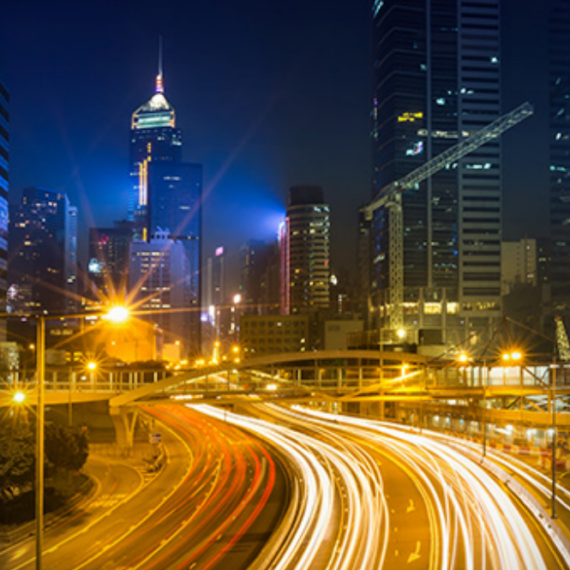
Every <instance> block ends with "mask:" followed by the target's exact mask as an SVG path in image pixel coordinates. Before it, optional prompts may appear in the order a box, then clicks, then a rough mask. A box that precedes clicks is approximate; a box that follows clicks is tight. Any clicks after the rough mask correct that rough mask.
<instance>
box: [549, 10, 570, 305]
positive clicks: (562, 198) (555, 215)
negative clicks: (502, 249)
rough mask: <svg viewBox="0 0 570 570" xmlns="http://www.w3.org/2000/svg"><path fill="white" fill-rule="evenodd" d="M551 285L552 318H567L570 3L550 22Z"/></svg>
mask: <svg viewBox="0 0 570 570" xmlns="http://www.w3.org/2000/svg"><path fill="white" fill-rule="evenodd" d="M548 38H549V45H548V48H549V64H550V65H549V82H550V85H549V87H550V89H549V91H550V92H549V95H550V101H549V122H550V124H549V128H550V132H549V135H550V137H549V143H550V149H549V150H550V228H551V229H550V238H551V244H550V255H551V261H550V264H549V265H550V268H549V269H550V271H549V273H550V282H551V287H552V310H553V312H554V314H555V315H560V314H564V315H565V316H569V315H570V44H569V42H568V38H570V2H569V1H568V0H558V2H556V3H555V6H554V8H553V10H552V12H551V13H550V19H549V34H548Z"/></svg>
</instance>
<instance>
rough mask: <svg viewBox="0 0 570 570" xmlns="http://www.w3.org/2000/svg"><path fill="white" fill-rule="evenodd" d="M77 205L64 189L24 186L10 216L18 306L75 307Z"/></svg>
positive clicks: (43, 308)
mask: <svg viewBox="0 0 570 570" xmlns="http://www.w3.org/2000/svg"><path fill="white" fill-rule="evenodd" d="M74 232H77V209H76V208H75V207H73V206H70V204H69V199H68V197H67V195H66V194H64V193H62V192H55V191H53V190H48V189H47V188H40V187H33V188H26V189H24V191H23V192H22V202H21V204H20V205H19V206H18V207H17V208H15V210H14V212H13V215H12V216H11V220H10V240H11V242H10V243H11V245H10V287H11V290H12V293H13V295H14V298H13V299H11V304H12V306H13V308H14V309H16V310H20V311H22V312H24V313H35V312H38V311H48V312H51V313H63V312H72V311H73V310H74V306H75V303H74V294H75V292H76V290H77V281H76V275H77V268H76V267H75V266H74V263H75V262H76V259H77V249H76V243H77V235H76V234H75V235H74Z"/></svg>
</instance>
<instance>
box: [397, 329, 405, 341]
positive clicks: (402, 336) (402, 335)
mask: <svg viewBox="0 0 570 570" xmlns="http://www.w3.org/2000/svg"><path fill="white" fill-rule="evenodd" d="M396 336H397V337H398V338H399V339H400V340H404V339H405V338H406V331H405V330H404V329H398V330H397V331H396Z"/></svg>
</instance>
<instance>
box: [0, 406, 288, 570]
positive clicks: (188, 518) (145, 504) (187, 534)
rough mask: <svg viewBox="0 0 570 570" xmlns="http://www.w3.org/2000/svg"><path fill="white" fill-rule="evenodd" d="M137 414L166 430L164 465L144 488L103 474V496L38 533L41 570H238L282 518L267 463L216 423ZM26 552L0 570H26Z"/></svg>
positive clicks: (160, 411) (271, 464)
mask: <svg viewBox="0 0 570 570" xmlns="http://www.w3.org/2000/svg"><path fill="white" fill-rule="evenodd" d="M145 411H146V412H147V413H148V414H150V415H152V416H154V417H155V418H156V419H157V420H159V421H160V422H162V424H163V425H164V426H168V429H167V430H162V431H163V441H164V442H165V446H166V449H167V450H168V462H167V465H166V466H165V467H164V468H163V470H162V471H161V473H160V474H159V475H158V476H157V477H156V478H155V479H153V480H152V481H150V482H149V483H148V484H146V485H143V483H142V478H141V477H140V475H139V474H137V473H136V472H135V473H134V474H133V472H132V471H131V476H130V477H129V476H126V475H125V472H124V470H125V469H128V468H126V467H125V466H120V465H113V464H110V465H109V466H108V467H103V468H104V469H108V470H109V471H110V472H111V473H112V474H113V475H112V477H114V478H116V483H117V485H116V487H115V488H114V489H113V493H112V494H105V493H103V494H102V495H99V497H98V498H97V499H96V500H95V501H94V502H93V504H92V505H91V508H89V509H87V510H86V511H85V512H83V513H81V514H80V515H79V516H78V517H77V518H76V519H75V520H73V521H69V523H68V522H66V523H65V524H62V525H61V526H60V527H59V528H58V529H47V530H46V533H45V550H44V556H43V566H44V568H46V569H50V568H57V569H58V570H67V569H69V570H83V569H89V570H105V569H109V570H118V569H123V568H129V569H131V570H134V569H137V568H138V569H145V570H147V569H169V570H170V569H182V568H184V569H188V568H192V569H194V568H196V569H197V568H204V569H205V568H216V567H217V568H229V567H231V568H232V569H234V568H235V569H239V568H246V567H248V566H249V565H250V563H251V562H252V561H253V560H254V559H255V557H256V556H257V554H258V553H259V551H260V550H261V549H262V547H263V545H264V544H265V542H266V541H267V539H268V536H269V535H270V533H271V530H272V528H273V527H274V526H275V525H276V524H277V522H278V520H279V519H280V517H281V514H282V509H283V500H284V496H283V489H284V488H285V485H284V483H283V474H282V472H281V470H280V469H279V468H278V466H277V465H276V461H275V460H274V458H273V457H272V455H271V454H270V453H269V452H268V451H267V450H266V449H264V448H263V447H262V446H261V445H260V443H259V442H258V440H257V439H255V438H254V437H252V436H251V435H249V434H247V433H244V432H243V431H241V430H238V429H236V428H235V427H233V426H231V425H229V424H226V423H225V422H223V419H222V421H219V420H213V419H211V418H207V417H205V416H204V415H202V414H197V413H196V412H193V411H191V410H189V409H187V408H185V407H182V406H161V407H157V408H147V409H146V410H145ZM110 476H111V475H110ZM133 476H134V477H135V478H136V480H137V484H136V486H135V488H132V489H131V488H130V487H129V485H130V486H131V487H132V485H133V483H132V482H131V483H127V481H129V480H131V479H132V477H133ZM276 483H278V484H277V485H276ZM124 485H126V486H127V487H128V488H129V489H130V493H129V490H128V489H123V486H124ZM111 487H112V485H111ZM106 488H109V486H108V485H107V486H106ZM33 550H34V545H33V538H32V539H31V540H29V541H26V544H22V543H20V544H19V545H18V546H17V547H14V548H11V549H9V550H7V551H4V552H3V553H0V568H7V569H10V570H21V569H31V568H33V567H34V558H33Z"/></svg>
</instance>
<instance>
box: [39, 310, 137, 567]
mask: <svg viewBox="0 0 570 570" xmlns="http://www.w3.org/2000/svg"><path fill="white" fill-rule="evenodd" d="M129 314H130V313H129V310H128V309H127V308H126V307H121V306H115V307H111V308H110V309H109V310H108V311H106V312H101V313H99V316H103V317H105V318H106V319H108V320H109V321H111V322H113V323H121V322H124V321H125V320H127V319H128V317H129ZM90 315H94V313H88V314H81V315H62V316H63V317H65V318H68V319H77V318H81V319H83V318H85V317H86V316H90ZM34 318H35V319H36V321H37V330H36V383H37V386H36V388H37V404H36V405H37V407H36V481H35V491H36V496H35V511H36V513H35V514H36V570H41V569H42V550H43V548H42V546H43V530H44V431H45V416H44V376H45V367H46V356H45V341H46V320H48V319H54V318H58V316H56V315H35V316H34Z"/></svg>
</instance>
